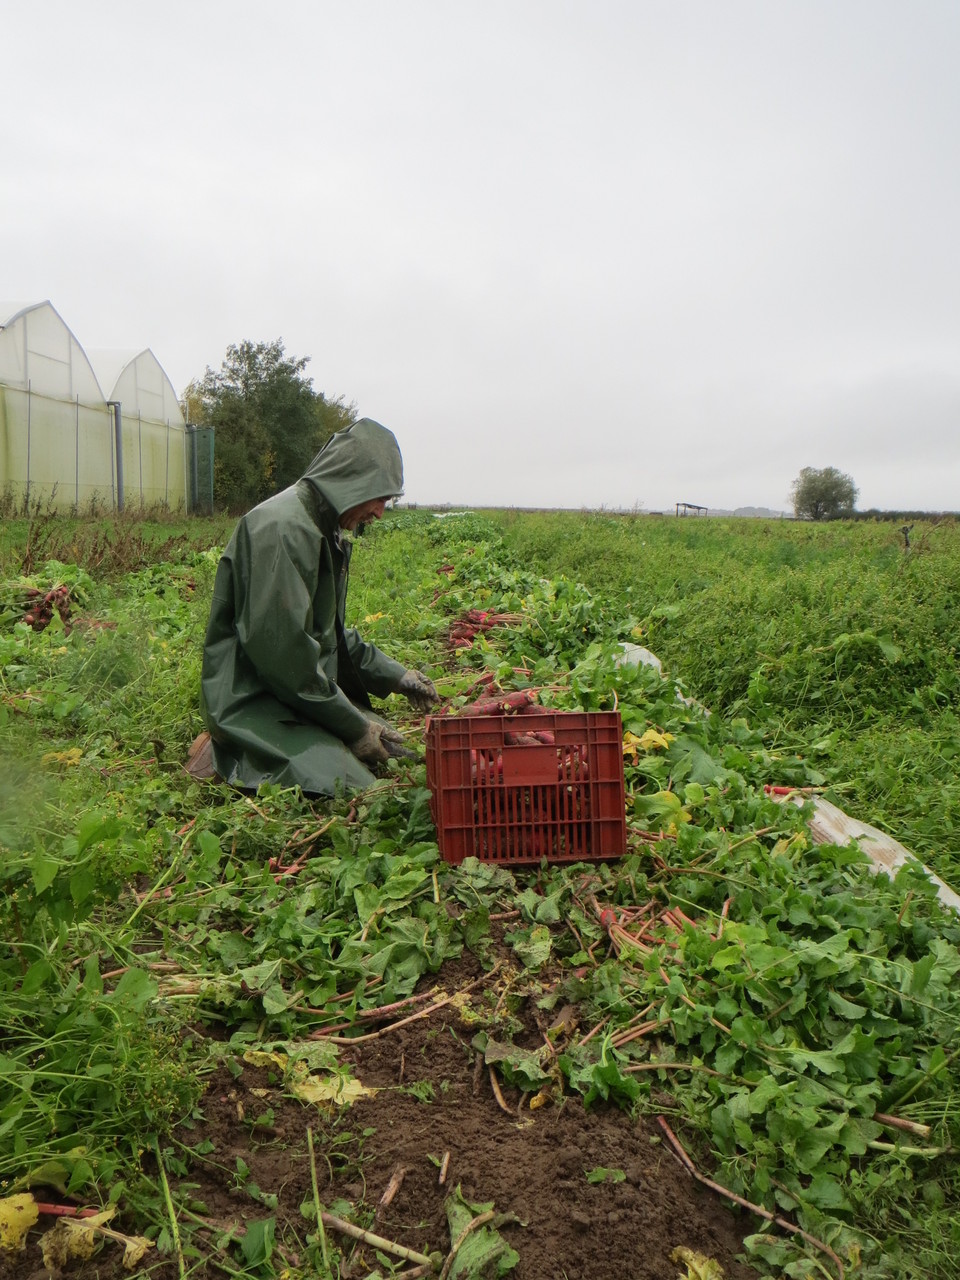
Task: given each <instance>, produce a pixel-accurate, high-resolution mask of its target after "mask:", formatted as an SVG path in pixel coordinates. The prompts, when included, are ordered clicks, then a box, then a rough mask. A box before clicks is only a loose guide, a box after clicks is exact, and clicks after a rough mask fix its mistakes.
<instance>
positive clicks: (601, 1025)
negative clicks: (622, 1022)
mask: <svg viewBox="0 0 960 1280" xmlns="http://www.w3.org/2000/svg"><path fill="white" fill-rule="evenodd" d="M609 1021H610V1015H609V1014H607V1016H606V1017H605V1018H601V1019H600V1021H599V1022H598V1023H597V1025H596V1026H595V1027H591V1028H590V1030H589V1031H588V1032H587V1034H586V1035H585V1036H584V1037H583V1039H582V1040H581V1041H580V1043H581V1044H586V1043H587V1041H588V1040H592V1039H593V1037H594V1036H595V1035H596V1034H597V1032H598V1031H602V1030H603V1028H604V1027H605V1026H606V1025H607V1023H608V1022H609Z"/></svg>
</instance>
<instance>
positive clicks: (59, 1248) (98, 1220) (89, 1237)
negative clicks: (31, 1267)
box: [40, 1205, 116, 1272]
mask: <svg viewBox="0 0 960 1280" xmlns="http://www.w3.org/2000/svg"><path fill="white" fill-rule="evenodd" d="M115 1213H116V1206H115V1205H110V1207H109V1208H107V1209H104V1211H103V1212H102V1213H95V1214H92V1215H91V1216H90V1217H89V1218H58V1219H57V1221H56V1224H55V1225H54V1226H53V1227H51V1228H50V1230H49V1231H45V1232H44V1233H43V1235H42V1236H41V1237H40V1252H41V1253H42V1254H43V1265H44V1266H45V1267H46V1268H47V1270H48V1271H53V1272H56V1271H62V1270H63V1268H64V1267H65V1266H66V1265H67V1263H69V1262H82V1261H84V1260H85V1259H86V1258H92V1257H93V1251H94V1249H96V1247H97V1232H98V1229H99V1230H103V1228H104V1224H105V1223H107V1222H109V1221H110V1219H111V1218H112V1217H113V1215H114V1214H115ZM105 1234H109V1235H112V1234H114V1233H113V1232H105Z"/></svg>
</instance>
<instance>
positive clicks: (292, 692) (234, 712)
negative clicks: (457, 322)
mask: <svg viewBox="0 0 960 1280" xmlns="http://www.w3.org/2000/svg"><path fill="white" fill-rule="evenodd" d="M402 490H403V462H402V460H401V457H400V449H399V447H398V446H397V442H396V439H395V438H394V435H393V433H392V432H390V431H388V430H387V429H386V427H382V426H381V425H380V423H379V422H374V421H372V420H371V419H370V418H362V419H361V420H360V421H358V422H355V423H353V424H352V426H349V427H347V428H346V429H345V430H343V431H339V432H337V434H336V435H334V436H332V437H331V438H330V440H328V441H327V443H326V444H325V445H324V447H323V448H322V449H321V450H320V452H319V453H318V454H317V456H316V457H315V458H314V459H313V461H312V462H311V463H310V466H309V467H308V468H307V471H306V473H305V475H303V476H302V477H301V478H300V479H299V480H298V481H297V483H296V484H294V485H291V486H290V487H289V488H288V489H284V490H283V491H282V492H281V493H278V494H276V495H275V496H274V497H272V498H268V499H267V500H266V502H261V503H260V505H259V506H257V507H254V508H253V510H252V511H249V512H248V513H247V514H246V515H245V516H243V517H242V518H241V520H240V522H239V524H238V525H237V527H236V529H235V530H234V532H233V535H232V537H231V538H230V541H229V543H228V544H227V547H226V550H225V551H224V553H223V556H222V557H221V560H220V563H219V565H218V566H217V575H216V580H215V582H214V587H213V603H212V605H211V609H210V619H209V622H208V623H207V633H206V638H205V640H204V646H203V666H202V670H201V678H200V685H201V708H202V711H203V717H204V720H205V722H206V726H207V728H208V729H209V731H210V737H211V740H212V744H213V756H214V760H215V763H216V769H217V773H218V774H219V775H220V777H221V778H223V779H224V780H225V781H227V782H229V783H232V784H233V785H235V786H239V787H250V788H255V787H257V786H258V785H259V784H260V783H261V782H277V783H280V784H282V785H284V786H293V785H298V786H300V787H302V788H303V790H304V791H307V792H312V793H317V794H321V795H332V794H333V793H334V791H335V790H336V788H337V786H338V784H339V785H342V786H346V787H367V786H369V785H370V784H371V783H372V782H374V780H375V779H374V775H373V773H371V771H370V770H369V769H368V768H367V767H366V766H365V765H364V764H362V763H361V762H360V761H359V760H357V759H356V757H355V756H354V755H353V753H352V752H351V751H350V750H349V748H348V747H347V746H346V745H345V744H346V743H348V742H355V741H356V740H357V739H358V738H360V737H362V735H363V733H364V732H365V730H366V727H367V720H368V717H369V716H372V715H373V712H372V709H371V706H370V698H369V695H370V694H374V695H376V696H377V697H385V696H386V695H387V694H389V693H392V692H393V691H394V690H395V689H396V687H397V684H398V683H399V681H400V678H401V677H402V675H403V674H404V671H405V668H404V667H403V666H402V665H401V664H400V663H399V662H394V661H393V659H392V658H388V657H387V656H386V654H384V653H381V651H380V650H379V649H378V648H377V647H376V646H375V645H372V644H368V643H366V642H365V641H363V640H362V639H361V638H360V635H359V634H358V633H357V631H355V630H354V629H353V628H347V627H345V626H344V609H345V606H346V599H347V576H348V570H349V565H350V550H351V543H350V539H349V538H347V537H343V538H341V534H340V528H339V516H340V514H341V513H342V512H344V511H347V510H349V508H351V507H355V506H357V505H359V504H360V503H362V502H368V501H371V500H373V499H376V498H388V497H397V496H399V494H400V493H401V492H402Z"/></svg>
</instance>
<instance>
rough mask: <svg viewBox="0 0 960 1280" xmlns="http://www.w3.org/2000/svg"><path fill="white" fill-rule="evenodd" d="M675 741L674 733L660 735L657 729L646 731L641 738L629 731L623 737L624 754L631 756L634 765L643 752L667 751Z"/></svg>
mask: <svg viewBox="0 0 960 1280" xmlns="http://www.w3.org/2000/svg"><path fill="white" fill-rule="evenodd" d="M672 741H673V734H672V733H660V732H659V731H658V730H657V729H646V730H644V732H643V734H641V735H640V736H639V737H638V736H637V734H635V733H631V732H630V731H629V729H628V730H627V732H626V733H625V734H624V735H623V754H624V755H625V756H629V757H630V759H631V760H632V762H633V763H634V764H636V763H637V757H638V756H639V755H640V753H641V752H643V753H644V754H646V753H647V752H648V751H655V750H662V751H665V750H666V748H667V747H669V745H670V743H671V742H672Z"/></svg>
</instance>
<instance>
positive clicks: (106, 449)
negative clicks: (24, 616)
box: [0, 302, 195, 510]
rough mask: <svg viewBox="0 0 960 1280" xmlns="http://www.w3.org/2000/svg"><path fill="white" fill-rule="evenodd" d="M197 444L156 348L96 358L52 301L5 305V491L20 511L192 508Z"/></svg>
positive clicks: (1, 451)
mask: <svg viewBox="0 0 960 1280" xmlns="http://www.w3.org/2000/svg"><path fill="white" fill-rule="evenodd" d="M191 439H192V436H191V434H190V433H188V431H187V428H186V424H185V423H184V420H183V414H182V413H181V410H180V405H179V403H178V400H177V395H176V392H175V391H174V389H173V386H172V384H171V383H170V380H169V378H168V377H167V375H166V374H165V373H164V371H163V369H162V367H161V366H160V363H159V361H158V360H157V358H156V356H155V355H154V354H153V352H152V351H150V350H141V351H138V352H112V351H111V352H98V353H90V354H88V353H87V352H85V351H84V349H83V347H82V346H81V345H80V343H79V341H78V340H77V338H76V337H75V336H74V334H73V332H72V331H71V330H70V328H69V327H68V326H67V325H66V324H65V323H64V321H63V319H62V318H61V316H60V315H59V313H58V312H57V311H56V309H55V308H54V307H53V306H52V305H51V304H50V303H49V302H37V303H28V304H14V303H7V304H0V494H2V495H3V497H4V499H5V500H7V501H12V503H13V504H14V508H15V509H26V508H29V507H31V506H33V505H34V504H35V503H40V504H42V505H44V506H55V507H69V508H73V509H77V510H83V509H95V508H97V507H101V506H102V507H107V508H108V509H111V510H124V509H125V508H127V507H137V508H141V507H153V506H158V505H162V506H165V507H167V508H169V509H172V510H176V509H177V508H183V509H186V508H187V506H188V505H190V504H189V501H188V494H189V492H190V485H189V483H188V477H189V475H190V471H191V468H190V462H189V448H188V441H189V440H191ZM194 469H195V468H194ZM194 488H195V486H194Z"/></svg>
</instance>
